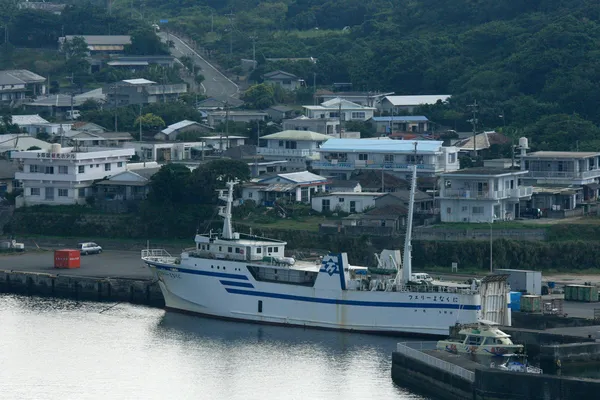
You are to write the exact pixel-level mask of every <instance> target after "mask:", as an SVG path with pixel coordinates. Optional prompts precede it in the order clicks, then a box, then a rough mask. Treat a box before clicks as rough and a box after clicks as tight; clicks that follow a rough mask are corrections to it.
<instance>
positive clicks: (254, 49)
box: [250, 36, 256, 70]
mask: <svg viewBox="0 0 600 400" xmlns="http://www.w3.org/2000/svg"><path fill="white" fill-rule="evenodd" d="M250 39H252V70H254V69H256V36H250Z"/></svg>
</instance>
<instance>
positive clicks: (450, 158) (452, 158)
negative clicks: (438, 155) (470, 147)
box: [448, 153, 456, 164]
mask: <svg viewBox="0 0 600 400" xmlns="http://www.w3.org/2000/svg"><path fill="white" fill-rule="evenodd" d="M455 162H456V153H450V154H448V163H449V164H454V163H455Z"/></svg>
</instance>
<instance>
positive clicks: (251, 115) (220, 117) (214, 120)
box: [206, 110, 269, 126]
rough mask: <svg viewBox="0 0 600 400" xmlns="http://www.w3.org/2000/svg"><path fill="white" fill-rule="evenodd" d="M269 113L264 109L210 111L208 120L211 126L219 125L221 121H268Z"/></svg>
mask: <svg viewBox="0 0 600 400" xmlns="http://www.w3.org/2000/svg"><path fill="white" fill-rule="evenodd" d="M268 117H269V114H267V113H266V112H262V111H251V110H247V111H208V112H207V116H206V120H207V123H208V125H209V126H217V125H219V124H221V123H225V122H226V121H227V120H229V122H244V123H250V122H253V121H266V120H267V118H268Z"/></svg>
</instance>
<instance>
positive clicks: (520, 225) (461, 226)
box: [430, 221, 547, 230]
mask: <svg viewBox="0 0 600 400" xmlns="http://www.w3.org/2000/svg"><path fill="white" fill-rule="evenodd" d="M492 226H493V229H546V227H547V226H546V225H543V224H532V223H531V222H529V223H528V222H521V221H506V222H505V221H501V222H494V223H493V224H492ZM430 227H431V228H434V229H435V228H438V229H457V230H467V229H480V230H481V229H483V230H486V229H487V230H489V229H490V224H488V223H468V222H444V223H443V224H436V225H431V226H430Z"/></svg>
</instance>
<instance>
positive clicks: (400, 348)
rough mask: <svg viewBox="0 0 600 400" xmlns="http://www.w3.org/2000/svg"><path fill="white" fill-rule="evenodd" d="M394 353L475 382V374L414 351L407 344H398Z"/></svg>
mask: <svg viewBox="0 0 600 400" xmlns="http://www.w3.org/2000/svg"><path fill="white" fill-rule="evenodd" d="M396 351H397V352H398V353H400V354H403V355H405V356H406V357H410V358H413V359H415V360H418V361H421V362H422V363H424V364H427V365H430V366H432V367H436V368H439V369H441V370H443V371H446V372H448V373H449V374H452V375H455V376H457V377H459V378H461V379H464V380H466V381H469V382H475V373H474V372H473V371H469V370H468V369H465V368H463V367H459V366H458V365H454V364H452V363H449V362H447V361H444V360H440V359H439V358H436V357H433V356H431V355H429V354H427V353H423V352H422V351H420V350H416V349H414V348H412V347H410V346H409V343H398V345H397V348H396Z"/></svg>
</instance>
